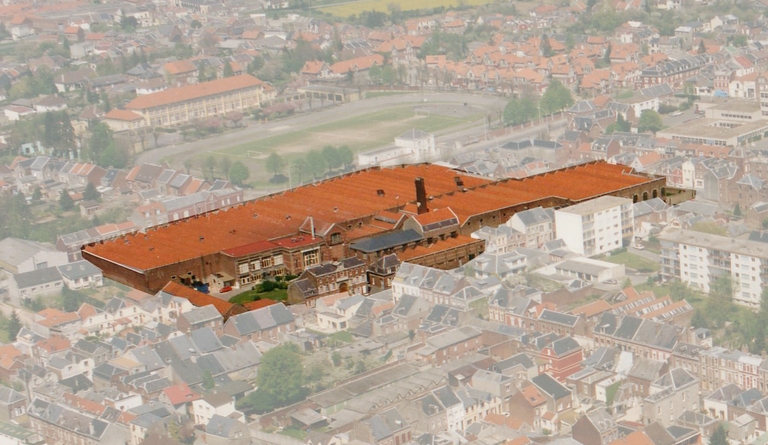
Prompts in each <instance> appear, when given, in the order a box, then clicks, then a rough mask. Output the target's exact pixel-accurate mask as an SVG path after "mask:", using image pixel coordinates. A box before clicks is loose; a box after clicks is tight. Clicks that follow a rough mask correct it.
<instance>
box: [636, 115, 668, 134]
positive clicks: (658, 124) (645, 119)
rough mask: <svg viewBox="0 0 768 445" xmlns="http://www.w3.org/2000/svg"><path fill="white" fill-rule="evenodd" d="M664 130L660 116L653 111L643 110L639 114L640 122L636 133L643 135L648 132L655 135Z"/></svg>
mask: <svg viewBox="0 0 768 445" xmlns="http://www.w3.org/2000/svg"><path fill="white" fill-rule="evenodd" d="M662 128H664V123H663V122H662V120H661V115H660V114H659V113H658V112H656V111H654V110H643V112H642V113H641V114H640V121H639V123H638V125H637V131H638V132H640V133H645V132H646V131H650V132H652V133H656V132H657V131H659V130H661V129H662Z"/></svg>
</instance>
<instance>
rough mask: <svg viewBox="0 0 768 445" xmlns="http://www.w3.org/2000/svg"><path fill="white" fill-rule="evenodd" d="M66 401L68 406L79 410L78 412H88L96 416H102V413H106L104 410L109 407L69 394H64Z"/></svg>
mask: <svg viewBox="0 0 768 445" xmlns="http://www.w3.org/2000/svg"><path fill="white" fill-rule="evenodd" d="M64 401H65V402H66V403H67V405H69V406H71V407H72V408H75V409H77V410H78V411H86V412H88V413H90V414H93V415H96V416H100V415H101V414H102V413H104V410H106V409H107V407H106V406H104V405H102V404H101V403H97V402H94V401H92V400H88V399H84V398H82V397H78V396H76V395H74V394H69V393H64Z"/></svg>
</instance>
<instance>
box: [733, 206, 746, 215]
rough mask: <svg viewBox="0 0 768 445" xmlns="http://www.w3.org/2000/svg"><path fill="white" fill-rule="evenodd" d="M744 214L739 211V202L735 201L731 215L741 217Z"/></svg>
mask: <svg viewBox="0 0 768 445" xmlns="http://www.w3.org/2000/svg"><path fill="white" fill-rule="evenodd" d="M743 215H744V214H743V213H742V212H741V206H740V205H739V203H736V207H734V209H733V216H735V217H737V218H741V217H742V216H743Z"/></svg>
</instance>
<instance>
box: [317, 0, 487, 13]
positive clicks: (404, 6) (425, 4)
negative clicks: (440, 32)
mask: <svg viewBox="0 0 768 445" xmlns="http://www.w3.org/2000/svg"><path fill="white" fill-rule="evenodd" d="M393 3H394V4H396V5H398V6H400V9H401V10H403V11H412V10H415V9H433V8H439V7H440V6H445V7H446V8H449V7H452V6H453V7H456V6H459V5H460V4H461V5H467V6H480V5H487V4H489V3H493V2H492V1H490V0H419V1H418V2H414V1H409V0H364V1H354V2H350V3H347V4H343V5H335V6H328V7H325V8H320V10H321V11H322V12H325V13H328V14H333V15H335V16H337V17H349V16H350V15H353V14H354V15H357V14H360V13H361V12H363V11H371V10H376V11H382V12H387V11H388V9H387V6H388V5H390V4H393Z"/></svg>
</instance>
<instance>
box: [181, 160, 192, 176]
mask: <svg viewBox="0 0 768 445" xmlns="http://www.w3.org/2000/svg"><path fill="white" fill-rule="evenodd" d="M182 165H184V170H186V171H187V174H190V172H191V171H192V167H194V166H195V161H193V160H192V158H186V159H184V162H182Z"/></svg>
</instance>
